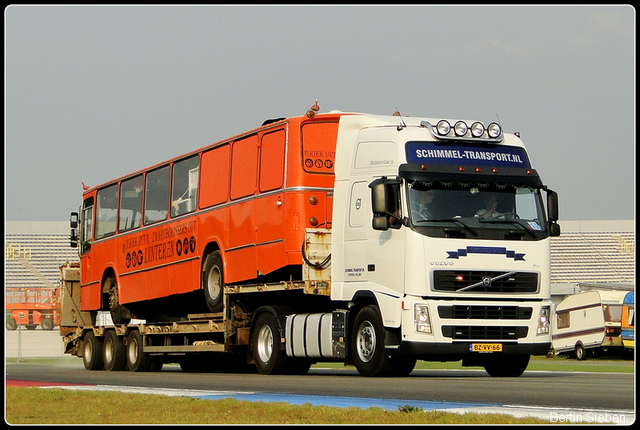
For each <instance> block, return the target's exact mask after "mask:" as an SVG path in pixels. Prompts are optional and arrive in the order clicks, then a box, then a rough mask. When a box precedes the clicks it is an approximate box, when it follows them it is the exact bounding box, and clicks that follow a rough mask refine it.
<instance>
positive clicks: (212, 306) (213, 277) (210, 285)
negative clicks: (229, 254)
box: [202, 251, 224, 312]
mask: <svg viewBox="0 0 640 430" xmlns="http://www.w3.org/2000/svg"><path fill="white" fill-rule="evenodd" d="M202 289H203V290H204V299H205V301H206V303H207V308H209V312H220V311H221V310H222V297H223V291H224V280H223V276H222V258H221V257H220V251H214V252H212V253H211V254H209V255H207V259H206V260H205V263H204V269H203V270H202Z"/></svg>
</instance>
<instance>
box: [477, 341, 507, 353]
mask: <svg viewBox="0 0 640 430" xmlns="http://www.w3.org/2000/svg"><path fill="white" fill-rule="evenodd" d="M469 352H502V344H501V343H471V344H469Z"/></svg>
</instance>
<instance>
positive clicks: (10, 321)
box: [7, 318, 18, 331]
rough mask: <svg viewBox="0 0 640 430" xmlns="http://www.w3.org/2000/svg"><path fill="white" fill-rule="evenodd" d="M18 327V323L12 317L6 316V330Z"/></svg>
mask: <svg viewBox="0 0 640 430" xmlns="http://www.w3.org/2000/svg"><path fill="white" fill-rule="evenodd" d="M17 328H18V323H17V322H16V320H14V319H13V318H7V330H11V331H13V330H15V329H17Z"/></svg>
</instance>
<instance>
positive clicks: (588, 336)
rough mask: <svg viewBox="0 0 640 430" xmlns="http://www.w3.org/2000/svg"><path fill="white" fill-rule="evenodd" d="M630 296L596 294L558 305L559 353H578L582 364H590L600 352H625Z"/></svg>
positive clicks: (554, 336) (554, 334) (554, 328)
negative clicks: (624, 318)
mask: <svg viewBox="0 0 640 430" xmlns="http://www.w3.org/2000/svg"><path fill="white" fill-rule="evenodd" d="M626 293H627V292H626V291H602V290H594V291H588V292H585V293H580V294H575V295H572V296H569V297H567V298H566V299H564V300H563V301H562V302H561V303H560V304H558V306H557V307H556V311H555V318H553V324H552V331H551V333H552V341H553V349H554V350H555V353H556V354H567V353H575V356H576V358H577V359H578V360H586V358H587V355H588V354H589V353H592V352H595V351H596V350H610V349H612V348H613V349H619V348H621V347H622V337H621V320H622V302H623V300H624V297H625V294H626Z"/></svg>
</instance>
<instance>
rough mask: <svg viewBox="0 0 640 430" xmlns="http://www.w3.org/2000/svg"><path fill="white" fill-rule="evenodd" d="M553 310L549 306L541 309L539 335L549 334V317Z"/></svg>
mask: <svg viewBox="0 0 640 430" xmlns="http://www.w3.org/2000/svg"><path fill="white" fill-rule="evenodd" d="M550 315H551V309H550V307H549V306H543V307H542V308H540V317H539V318H538V334H549V317H550Z"/></svg>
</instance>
